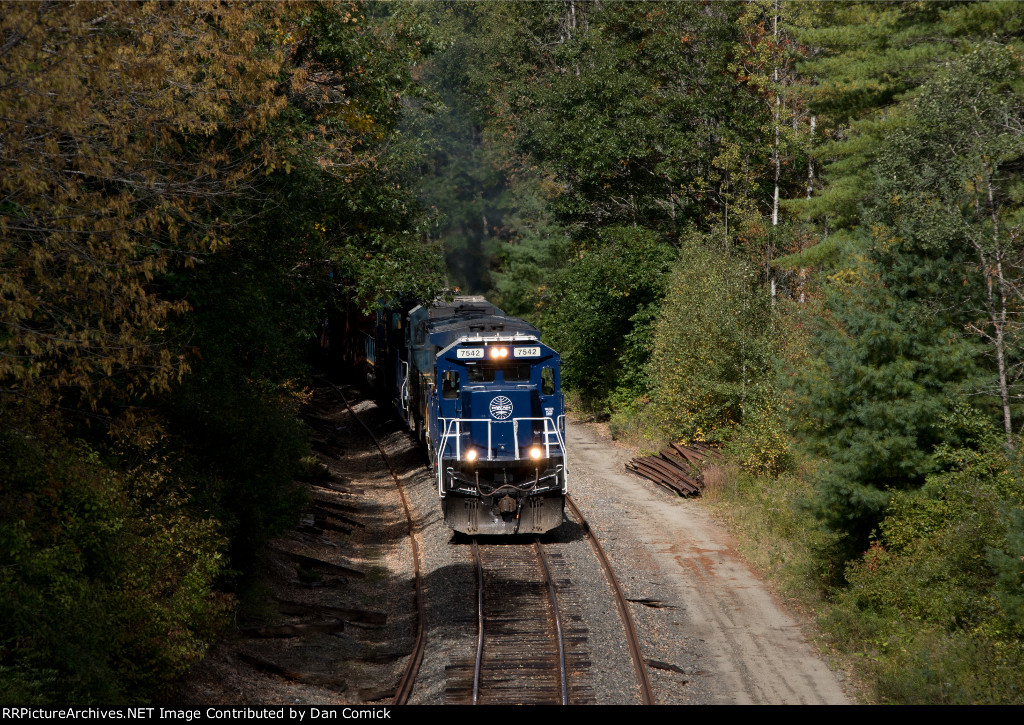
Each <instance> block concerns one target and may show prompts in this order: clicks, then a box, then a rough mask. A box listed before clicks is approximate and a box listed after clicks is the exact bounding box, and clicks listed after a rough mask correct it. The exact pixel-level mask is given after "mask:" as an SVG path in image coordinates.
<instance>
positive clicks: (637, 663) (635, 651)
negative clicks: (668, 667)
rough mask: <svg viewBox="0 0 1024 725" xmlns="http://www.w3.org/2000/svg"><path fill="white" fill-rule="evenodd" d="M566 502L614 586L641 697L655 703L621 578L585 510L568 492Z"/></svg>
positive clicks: (646, 701) (616, 602)
mask: <svg viewBox="0 0 1024 725" xmlns="http://www.w3.org/2000/svg"><path fill="white" fill-rule="evenodd" d="M565 502H566V503H567V504H569V508H571V509H572V511H573V513H574V514H575V515H576V518H577V519H579V522H580V525H581V526H582V527H583V532H584V533H585V534H586V535H587V540H588V541H589V542H590V545H591V547H593V549H594V551H595V553H597V558H598V560H599V561H600V562H601V568H603V569H604V575H605V578H607V579H608V584H609V585H610V586H611V588H612V593H613V594H614V595H615V606H616V607H617V608H618V610H619V616H620V617H621V618H622V624H623V627H624V628H625V630H626V642H627V643H628V645H629V656H630V658H631V659H632V660H633V669H634V670H635V671H636V677H637V680H638V681H639V682H640V697H641V700H642V701H643V704H644V705H653V704H654V692H653V690H652V689H651V680H650V678H649V677H648V676H647V663H646V662H644V658H643V655H642V654H641V652H640V640H639V638H638V637H637V636H636V627H635V626H634V625H633V615H632V614H630V612H629V602H627V601H626V595H625V594H623V592H622V587H621V586H620V585H619V580H618V579H617V578H616V576H615V572H614V571H613V570H612V564H611V562H610V561H609V560H608V556H607V555H606V554H605V553H604V549H603V548H602V547H601V543H600V542H599V541H598V540H597V536H596V535H595V534H594V532H593V529H591V527H590V523H589V522H587V519H586V517H585V516H584V515H583V512H582V511H580V509H579V507H578V506H577V505H576V502H575V501H573V500H572V497H571V496H569V495H568V494H566V496H565Z"/></svg>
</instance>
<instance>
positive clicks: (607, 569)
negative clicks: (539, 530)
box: [319, 378, 654, 705]
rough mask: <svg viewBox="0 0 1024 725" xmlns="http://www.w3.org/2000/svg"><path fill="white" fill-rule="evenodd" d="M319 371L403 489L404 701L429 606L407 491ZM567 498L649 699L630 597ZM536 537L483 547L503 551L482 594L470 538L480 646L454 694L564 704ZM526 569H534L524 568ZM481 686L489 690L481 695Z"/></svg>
mask: <svg viewBox="0 0 1024 725" xmlns="http://www.w3.org/2000/svg"><path fill="white" fill-rule="evenodd" d="M319 379H320V380H322V381H323V382H324V383H326V384H327V385H329V386H330V387H331V388H332V389H333V390H334V391H335V392H336V393H337V394H338V396H339V397H340V398H341V400H342V402H344V404H345V407H346V408H347V409H348V411H349V413H350V414H351V415H352V417H353V418H355V420H357V421H358V422H359V424H360V425H361V426H362V427H363V428H364V429H365V430H366V432H367V434H368V435H369V436H370V438H371V439H372V440H373V442H374V444H375V445H376V446H377V449H378V451H379V452H380V455H381V458H382V459H383V461H384V463H385V465H387V467H388V470H389V471H390V472H391V476H392V478H393V479H394V481H395V485H396V486H397V487H398V490H399V493H400V494H401V497H402V506H403V508H404V509H405V515H406V518H407V520H408V522H409V538H410V541H411V544H412V551H413V559H414V562H413V563H414V568H415V585H416V609H417V626H416V639H415V643H414V645H413V651H412V653H411V656H410V658H409V663H408V665H407V667H406V670H405V674H404V675H403V677H402V679H401V681H400V683H399V685H398V689H397V692H396V694H395V699H394V704H396V705H402V704H405V703H406V702H407V701H408V699H409V695H410V694H411V693H412V689H413V686H414V684H415V681H416V676H417V674H418V672H419V668H420V664H421V662H422V660H423V653H424V650H425V647H426V639H427V636H426V624H425V620H426V615H425V613H426V606H425V603H424V592H423V581H422V576H421V572H420V553H419V545H418V543H417V540H416V535H415V525H414V523H413V519H412V512H411V510H410V506H409V500H408V496H407V494H406V491H405V489H404V487H403V486H402V484H401V481H400V480H399V478H398V475H397V473H396V472H395V469H394V467H393V466H392V464H391V461H390V459H389V458H388V456H387V453H385V451H384V448H383V446H382V445H381V444H380V441H379V440H377V437H376V436H375V435H374V434H373V431H372V430H370V428H369V426H367V425H366V423H364V422H363V420H362V419H361V418H360V417H359V415H358V414H356V412H355V411H354V410H353V409H352V406H351V405H350V404H349V402H348V398H346V397H345V394H344V393H343V392H342V391H341V389H339V388H338V387H337V386H336V385H334V384H333V383H331V382H330V381H328V380H326V379H323V378H319ZM566 502H567V503H568V504H569V509H570V510H571V511H572V513H573V516H574V517H575V518H576V519H577V521H578V523H579V525H580V526H581V528H582V529H583V531H584V533H585V534H586V536H587V540H588V541H589V543H590V545H591V547H592V548H593V550H594V553H595V554H596V555H597V558H598V561H599V562H600V563H601V568H602V569H603V571H604V574H605V577H606V578H607V580H608V584H609V586H610V587H611V589H612V593H613V595H614V598H615V605H616V608H617V610H618V612H619V616H620V618H621V620H622V624H623V629H624V630H625V635H626V640H627V644H628V647H629V653H630V658H631V660H632V662H633V668H634V671H635V673H636V677H637V682H638V684H639V686H640V691H641V701H642V703H643V704H645V705H651V704H654V694H653V691H652V689H651V684H650V679H649V678H648V675H647V666H646V663H645V662H644V659H643V656H642V654H641V649H640V642H639V639H638V638H637V635H636V628H635V626H634V624H633V618H632V615H631V614H630V611H629V603H628V602H627V600H626V598H625V595H624V594H623V591H622V587H621V585H620V584H619V581H618V579H617V578H616V576H615V572H614V570H613V569H612V566H611V562H610V561H609V560H608V557H607V555H606V554H605V553H604V550H603V549H602V547H601V544H600V542H599V541H598V540H597V537H596V536H595V535H594V532H593V530H592V529H591V527H590V525H589V523H588V522H587V520H586V517H584V515H583V512H582V511H580V509H579V507H577V506H576V503H575V502H574V501H573V500H572V498H571V497H570V496H566ZM533 544H534V545H533V548H532V552H533V554H532V556H530V557H523V556H522V555H521V553H520V554H516V553H514V552H516V551H519V552H521V551H523V550H528V549H527V547H523V546H522V545H521V544H520V545H516V544H503V545H498V544H495V545H488V546H487V547H485V549H486V550H490V549H498V550H500V551H502V552H503V553H502V555H501V556H498V557H496V560H495V562H494V563H493V564H492V565H491V568H492V571H494V572H495V576H494V577H493V581H494V584H493V585H492V586H491V590H492V591H491V595H490V596H487V592H488V590H489V589H488V585H487V584H486V583H485V582H486V577H485V574H484V567H483V560H484V559H485V558H487V555H486V554H485V555H481V553H480V546H479V544H478V543H477V541H476V539H475V538H474V539H473V552H474V559H475V561H476V566H477V581H478V591H477V626H478V637H477V651H476V657H475V661H474V664H473V681H472V685H471V689H470V692H468V693H465V692H464V690H465V689H467V688H462V687H460V686H459V685H456V686H455V687H450V688H449V693H450V694H454V695H455V699H456V701H460V700H461V701H463V702H472V703H473V704H478V703H481V702H486V703H489V704H493V703H504V702H509V703H511V702H520V703H521V702H523V701H524V700H526V701H529V702H537V703H547V704H559V703H561V704H569V687H568V684H567V683H568V672H569V670H568V668H567V665H566V645H565V636H564V632H563V627H562V616H561V613H560V612H559V606H558V598H557V588H556V586H555V581H554V578H553V577H552V574H551V567H550V564H549V561H548V557H547V554H546V553H545V551H544V546H543V544H542V543H541V541H540V539H539V538H535V539H534V542H533ZM527 559H529V561H527ZM531 570H532V572H533V573H532V574H531V573H529V572H530V571H531ZM517 587H519V588H520V589H522V588H523V587H525V590H531V593H530V594H529V595H527V594H526V593H525V590H524V591H520V593H519V594H518V595H515V596H510V592H516V591H518V590H517ZM527 602H532V603H527ZM492 604H493V606H494V607H495V609H493V610H492V611H491V612H488V610H487V609H486V607H489V606H492ZM502 608H504V610H503V609H502ZM488 622H490V624H491V626H490V627H487V626H486V625H487V623H488ZM538 623H540V624H538ZM538 627H539V629H538ZM485 652H487V653H488V656H489V657H490V656H491V655H494V656H493V657H492V658H491V659H492V661H493V662H494V663H496V664H493V665H489V664H488V662H487V661H486V660H485V658H484V654H485ZM524 653H526V654H527V655H528V656H527V659H526V660H524V661H522V662H521V663H520V664H519V665H518V667H517V669H518V672H519V674H518V675H513V674H512V668H511V667H510V666H509V663H510V662H515V661H516V659H515V658H516V657H521V656H522V655H523V654H524ZM482 690H483V691H485V692H488V693H490V694H488V695H487V696H482V695H481V692H482ZM460 693H463V696H460ZM464 695H470V697H464Z"/></svg>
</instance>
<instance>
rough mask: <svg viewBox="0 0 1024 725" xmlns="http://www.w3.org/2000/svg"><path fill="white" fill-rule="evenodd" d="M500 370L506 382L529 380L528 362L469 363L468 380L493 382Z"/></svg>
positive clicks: (472, 381)
mask: <svg viewBox="0 0 1024 725" xmlns="http://www.w3.org/2000/svg"><path fill="white" fill-rule="evenodd" d="M499 371H500V372H501V373H502V374H503V375H504V380H505V382H506V383H522V382H529V380H530V365H529V364H518V365H515V364H512V365H508V364H506V365H470V366H469V382H471V383H493V382H494V380H495V377H496V376H495V374H496V373H497V372H499Z"/></svg>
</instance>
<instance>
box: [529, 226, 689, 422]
mask: <svg viewBox="0 0 1024 725" xmlns="http://www.w3.org/2000/svg"><path fill="white" fill-rule="evenodd" d="M672 256H673V254H672V251H671V248H670V247H667V246H666V245H665V244H664V243H662V242H661V241H660V240H659V239H658V237H657V235H655V234H653V233H652V232H650V231H647V230H644V229H639V228H634V227H614V228H610V229H606V230H604V231H603V232H602V234H601V236H600V237H599V238H598V239H597V240H596V241H595V243H594V245H593V247H591V248H584V249H581V250H580V252H579V255H578V257H577V258H575V259H573V260H572V261H571V262H570V263H569V264H567V265H566V266H565V268H564V269H563V270H561V271H560V272H559V273H558V275H557V276H556V277H555V280H554V281H553V283H552V288H551V306H550V310H549V311H548V312H547V313H546V314H547V316H546V321H547V322H548V329H549V330H551V332H550V334H549V336H548V338H547V339H548V343H549V344H550V345H551V346H552V347H554V348H555V349H556V350H558V351H559V352H560V353H561V355H562V360H563V365H564V367H563V369H562V383H563V385H565V386H566V388H568V389H571V390H575V391H576V392H577V393H578V394H579V395H580V396H581V399H582V401H583V403H584V405H585V406H587V407H591V408H597V409H600V408H601V406H602V404H603V403H604V401H605V399H606V397H607V396H608V395H609V394H610V393H611V392H612V391H613V390H615V388H616V387H617V386H619V385H623V384H625V385H639V384H640V380H642V377H643V375H644V368H643V364H644V363H645V362H646V357H647V350H646V347H645V344H646V336H645V335H644V334H643V333H637V332H636V331H635V329H636V325H637V323H638V322H640V323H641V326H642V325H643V324H649V322H650V320H651V316H650V314H649V312H648V310H649V309H650V308H651V307H652V306H653V305H656V304H657V302H658V300H659V299H660V298H661V295H662V294H663V291H664V283H665V273H666V272H667V271H668V268H669V265H670V264H671V260H672ZM623 381H627V382H625V383H623Z"/></svg>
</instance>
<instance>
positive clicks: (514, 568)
mask: <svg viewBox="0 0 1024 725" xmlns="http://www.w3.org/2000/svg"><path fill="white" fill-rule="evenodd" d="M566 502H567V503H568V504H569V510H570V511H571V512H572V514H573V516H574V518H575V519H576V520H577V521H576V522H577V523H578V525H579V526H580V528H581V529H582V530H583V532H584V534H585V535H586V537H587V539H588V541H589V543H590V545H591V547H592V548H593V550H594V552H595V554H596V556H597V558H598V561H599V562H600V564H601V567H602V569H603V571H604V574H605V577H606V579H607V580H608V583H609V586H610V588H611V590H612V595H613V597H614V599H615V605H616V609H617V611H618V613H619V617H620V619H621V620H622V625H623V632H624V636H625V638H626V642H627V646H628V648H629V653H630V659H631V661H632V663H633V668H634V672H635V674H636V679H637V683H638V685H639V688H640V699H641V702H642V703H643V704H645V705H652V704H654V702H655V700H654V693H653V690H652V688H651V684H650V680H649V678H648V675H647V665H646V663H645V662H644V659H643V655H642V652H641V648H640V641H639V638H638V637H637V635H636V628H635V627H634V625H633V618H632V615H631V614H630V611H629V603H628V601H627V600H626V597H625V594H624V593H623V591H622V587H621V585H620V584H619V582H618V578H617V577H616V576H615V572H614V570H613V569H612V567H611V563H610V562H609V560H608V557H607V555H606V554H605V552H604V549H603V548H602V547H601V544H600V542H599V541H598V539H597V537H596V536H595V535H594V532H593V531H592V530H591V527H590V525H589V523H588V522H587V520H586V518H585V517H584V516H583V512H582V511H580V509H579V507H577V506H576V503H575V502H574V501H573V500H572V499H571V498H570V497H567V498H566ZM548 546H550V545H547V546H546V545H545V544H543V543H542V542H541V540H540V538H539V537H535V538H534V539H533V545H532V546H528V545H526V544H525V543H522V542H521V540H518V539H511V540H508V541H505V542H503V543H501V544H488V545H485V546H482V545H480V544H479V543H478V541H477V539H476V538H475V537H474V538H473V539H472V551H473V558H474V560H475V568H476V571H477V647H476V657H475V659H474V660H473V661H472V663H470V662H468V661H461V662H459V661H457V662H455V663H454V664H452V665H450V666H449V667H448V678H449V681H448V687H447V689H446V693H445V697H446V702H448V703H450V704H474V705H476V704H488V705H494V704H503V705H504V704H563V705H568V704H584V703H587V702H589V701H592V700H591V698H590V697H589V696H588V695H587V694H586V690H585V687H581V686H580V685H579V684H577V685H576V686H574V687H570V686H569V683H570V682H571V681H572V680H573V679H577V680H579V679H582V675H583V674H584V673H585V670H586V668H587V667H588V666H589V664H590V663H589V660H588V659H587V655H586V654H585V652H583V651H581V650H580V649H579V648H580V647H581V646H583V645H585V644H586V641H587V634H586V630H583V629H579V628H576V629H570V630H567V629H566V627H565V625H564V623H563V622H564V620H565V618H566V617H565V615H564V614H563V612H564V611H566V610H567V609H569V607H565V606H564V605H560V603H559V600H560V596H561V595H560V592H561V593H562V594H564V593H567V592H572V591H573V588H572V584H571V582H570V581H569V580H568V579H567V578H563V579H559V580H557V581H556V577H555V576H553V575H552V568H553V567H552V565H551V559H552V558H553V557H554V556H559V555H558V554H551V553H549V552H548V551H547V548H548ZM567 635H569V636H567Z"/></svg>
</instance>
